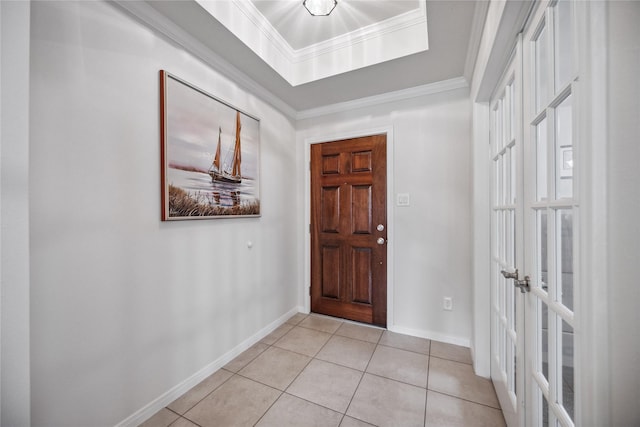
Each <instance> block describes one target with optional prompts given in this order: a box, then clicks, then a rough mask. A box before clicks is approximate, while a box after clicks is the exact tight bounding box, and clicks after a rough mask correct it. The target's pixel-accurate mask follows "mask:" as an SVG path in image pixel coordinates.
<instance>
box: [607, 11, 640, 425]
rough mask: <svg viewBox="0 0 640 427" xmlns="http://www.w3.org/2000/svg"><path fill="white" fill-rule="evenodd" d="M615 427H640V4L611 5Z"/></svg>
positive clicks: (611, 297)
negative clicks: (638, 426) (639, 276)
mask: <svg viewBox="0 0 640 427" xmlns="http://www.w3.org/2000/svg"><path fill="white" fill-rule="evenodd" d="M608 9H609V13H608V16H607V18H608V30H609V32H608V43H609V58H608V59H609V60H608V62H607V64H608V67H607V71H608V79H607V80H608V81H607V84H608V86H609V93H608V99H607V101H608V102H607V105H608V117H609V126H608V138H607V139H608V148H607V158H608V165H607V166H608V172H609V173H608V177H607V182H608V195H609V198H608V199H609V210H608V215H609V221H608V233H609V244H608V248H609V249H608V252H609V254H608V255H609V256H608V259H609V269H608V271H609V278H608V279H609V280H608V286H609V307H608V313H609V328H610V329H609V337H610V338H609V339H610V341H609V348H610V351H611V356H610V366H611V377H610V381H611V395H610V402H611V425H616V426H623V425H628V426H631V425H640V408H638V390H639V389H640V335H639V334H638V332H637V327H638V325H640V310H638V302H640V287H639V286H638V263H639V262H640V221H638V218H639V216H638V212H640V191H638V189H637V185H638V183H640V168H638V164H639V161H640V144H638V135H640V81H639V80H638V72H639V71H640V27H638V22H640V3H637V2H632V1H623V2H610V3H608Z"/></svg>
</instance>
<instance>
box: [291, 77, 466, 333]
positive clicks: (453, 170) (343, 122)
mask: <svg viewBox="0 0 640 427" xmlns="http://www.w3.org/2000/svg"><path fill="white" fill-rule="evenodd" d="M385 126H386V127H390V128H392V129H393V148H394V153H393V159H394V164H393V165H392V168H393V171H394V176H393V182H394V185H395V188H394V189H393V194H396V193H409V194H410V197H411V206H410V207H394V208H393V209H394V211H393V217H394V222H393V223H392V224H388V228H389V229H390V231H391V232H392V233H393V236H394V238H393V240H392V241H390V242H389V244H390V245H393V254H394V257H393V271H394V275H393V277H392V279H391V280H392V282H393V283H392V285H391V286H392V288H393V291H394V292H393V295H392V299H393V307H388V308H389V309H390V311H391V312H392V313H393V318H392V319H389V322H388V327H389V328H390V329H392V330H396V331H399V332H404V333H409V334H413V335H418V336H423V337H427V338H433V339H438V340H444V341H448V342H453V343H457V344H462V345H466V346H468V345H469V341H470V334H471V303H472V301H471V247H472V244H471V170H470V168H471V142H470V139H471V104H470V102H469V91H468V89H457V90H452V91H447V92H442V93H438V94H434V95H427V96H421V97H417V98H412V99H409V100H405V101H399V102H393V103H387V104H382V105H378V106H374V107H366V108H360V109H356V110H352V111H348V112H342V113H334V114H331V115H326V116H321V117H316V118H310V119H306V120H301V121H299V122H298V136H297V139H298V162H299V164H304V153H305V149H306V147H305V140H309V139H317V138H322V137H325V136H326V137H327V138H334V137H335V136H339V135H341V134H353V133H355V134H357V133H358V131H363V132H364V131H366V130H369V129H372V128H379V127H385ZM306 169H307V168H303V169H301V170H299V171H298V181H299V182H300V183H303V182H305V174H307V173H308V171H307V170H306ZM299 192H300V194H301V197H300V200H301V205H300V206H299V207H298V210H299V211H300V212H303V211H304V208H305V207H304V205H303V203H304V202H302V200H304V192H305V188H304V185H299ZM387 202H388V203H390V204H392V205H394V204H395V199H394V200H388V201H387ZM300 227H301V228H303V229H304V227H305V225H304V224H303V223H300ZM303 240H304V238H303V237H301V241H300V244H301V245H304V244H305V243H304V242H303ZM302 248H303V249H304V246H303V247H302ZM301 252H302V250H301ZM299 260H300V261H299V262H304V259H301V258H299ZM299 281H300V282H304V283H307V285H308V281H309V279H308V278H306V277H304V276H301V277H300V280H299ZM303 295H304V292H301V300H300V303H302V302H303V299H302V298H303ZM445 296H450V297H452V298H453V308H454V309H453V311H451V312H448V311H443V309H442V299H443V297H445Z"/></svg>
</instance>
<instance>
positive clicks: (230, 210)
mask: <svg viewBox="0 0 640 427" xmlns="http://www.w3.org/2000/svg"><path fill="white" fill-rule="evenodd" d="M211 202H212V200H211V199H210V197H208V196H207V195H203V194H199V193H198V194H197V195H196V197H194V196H191V195H189V193H187V192H186V191H184V190H183V189H181V188H178V187H174V186H173V185H170V186H169V217H185V216H225V215H259V214H260V202H259V201H255V202H252V203H244V204H240V205H237V206H212V203H211Z"/></svg>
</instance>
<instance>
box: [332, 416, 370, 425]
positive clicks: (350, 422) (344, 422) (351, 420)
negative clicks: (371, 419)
mask: <svg viewBox="0 0 640 427" xmlns="http://www.w3.org/2000/svg"><path fill="white" fill-rule="evenodd" d="M371 426H373V424H369V423H365V422H364V421H360V420H356V419H355V418H351V417H347V416H345V417H344V418H343V419H342V423H341V424H340V427H371Z"/></svg>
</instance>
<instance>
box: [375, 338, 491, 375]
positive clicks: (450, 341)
mask: <svg viewBox="0 0 640 427" xmlns="http://www.w3.org/2000/svg"><path fill="white" fill-rule="evenodd" d="M387 329H389V330H390V331H391V332H396V333H398V334H404V335H411V336H413V337H419V338H426V339H428V340H433V341H440V342H443V343H447V344H454V345H459V346H462V347H467V348H469V347H470V346H471V341H470V340H469V338H462V337H456V336H453V335H447V334H443V333H441V332H433V331H426V330H423V329H411V328H405V327H403V326H394V327H393V328H389V327H388V328H387ZM476 375H479V374H476ZM481 376H484V375H481Z"/></svg>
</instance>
